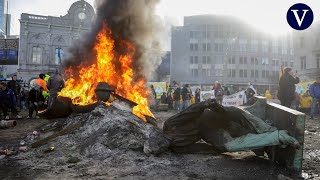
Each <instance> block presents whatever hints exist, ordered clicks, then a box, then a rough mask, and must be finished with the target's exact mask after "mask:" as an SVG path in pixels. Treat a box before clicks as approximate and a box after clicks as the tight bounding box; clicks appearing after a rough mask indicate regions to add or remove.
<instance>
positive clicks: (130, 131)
mask: <svg viewBox="0 0 320 180" xmlns="http://www.w3.org/2000/svg"><path fill="white" fill-rule="evenodd" d="M41 129H42V131H47V133H45V134H42V137H41V139H42V140H40V141H36V140H29V142H28V143H29V144H30V143H32V146H33V147H36V148H34V149H32V150H31V151H30V153H32V152H34V153H36V152H37V153H38V154H43V152H50V153H51V154H52V155H53V158H59V156H60V157H62V156H65V155H64V154H65V153H64V152H68V154H72V156H76V157H81V158H93V159H100V160H103V159H104V158H107V157H108V156H110V155H111V154H110V153H111V152H113V151H114V150H120V151H127V150H133V151H140V152H144V153H145V154H147V155H150V154H154V155H157V154H159V153H161V152H164V151H166V150H167V148H168V147H169V145H170V142H169V140H168V139H167V138H166V137H165V136H164V134H163V133H162V131H161V130H160V129H159V128H157V127H155V126H153V125H151V124H148V123H146V122H144V121H143V120H141V119H140V118H138V117H137V116H135V115H134V114H132V113H131V112H127V111H123V110H119V109H117V108H115V107H113V106H109V107H107V106H103V105H100V106H98V107H97V108H95V109H94V110H93V111H91V112H89V113H83V114H73V115H71V116H69V117H68V118H67V119H59V120H56V121H55V122H52V123H50V124H47V125H46V126H43V127H41ZM50 129H55V131H49V130H50ZM40 132H41V130H40ZM55 135H57V136H56V137H55V138H52V139H47V141H43V140H44V139H46V138H48V137H52V136H55ZM39 142H41V143H40V144H39ZM43 142H45V143H43ZM51 151H52V152H51ZM79 160H80V159H79Z"/></svg>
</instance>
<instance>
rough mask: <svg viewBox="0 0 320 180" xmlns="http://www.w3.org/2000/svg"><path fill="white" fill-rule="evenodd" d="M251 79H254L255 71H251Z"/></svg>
mask: <svg viewBox="0 0 320 180" xmlns="http://www.w3.org/2000/svg"><path fill="white" fill-rule="evenodd" d="M251 77H252V78H254V70H251Z"/></svg>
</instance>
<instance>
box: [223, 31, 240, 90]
mask: <svg viewBox="0 0 320 180" xmlns="http://www.w3.org/2000/svg"><path fill="white" fill-rule="evenodd" d="M237 39H238V37H237V36H235V37H233V38H232V39H231V40H230V41H229V43H228V47H227V49H226V54H225V58H224V62H223V67H222V68H223V77H222V79H223V84H226V80H227V64H228V63H227V62H228V56H229V52H230V49H231V47H232V45H233V44H234V42H235V41H236V40H237Z"/></svg>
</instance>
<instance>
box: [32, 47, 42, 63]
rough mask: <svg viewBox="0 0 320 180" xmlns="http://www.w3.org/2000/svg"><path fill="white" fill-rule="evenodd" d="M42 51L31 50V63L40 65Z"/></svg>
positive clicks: (34, 48)
mask: <svg viewBox="0 0 320 180" xmlns="http://www.w3.org/2000/svg"><path fill="white" fill-rule="evenodd" d="M41 58H42V49H41V47H33V48H32V63H34V64H41Z"/></svg>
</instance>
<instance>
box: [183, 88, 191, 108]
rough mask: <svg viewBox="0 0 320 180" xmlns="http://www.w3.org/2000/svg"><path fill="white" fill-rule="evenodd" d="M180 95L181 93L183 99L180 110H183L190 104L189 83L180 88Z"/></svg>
mask: <svg viewBox="0 0 320 180" xmlns="http://www.w3.org/2000/svg"><path fill="white" fill-rule="evenodd" d="M181 95H182V101H183V107H182V110H185V109H187V108H188V107H189V106H190V100H191V97H192V90H191V88H190V86H189V84H186V85H185V86H184V87H183V88H182V92H181Z"/></svg>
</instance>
